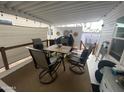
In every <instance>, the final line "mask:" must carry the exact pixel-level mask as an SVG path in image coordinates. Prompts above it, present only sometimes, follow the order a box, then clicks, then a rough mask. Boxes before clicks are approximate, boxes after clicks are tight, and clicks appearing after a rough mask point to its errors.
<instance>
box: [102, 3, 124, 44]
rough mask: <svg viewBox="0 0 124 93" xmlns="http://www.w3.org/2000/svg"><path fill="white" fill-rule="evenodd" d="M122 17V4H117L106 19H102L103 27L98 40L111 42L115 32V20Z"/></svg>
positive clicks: (123, 7)
mask: <svg viewBox="0 0 124 93" xmlns="http://www.w3.org/2000/svg"><path fill="white" fill-rule="evenodd" d="M122 16H124V2H123V3H121V4H119V6H117V7H116V8H115V9H113V10H112V11H111V12H110V13H109V14H108V15H107V16H106V17H104V19H103V20H104V27H103V29H102V33H101V39H100V41H101V42H103V41H105V40H107V41H111V39H112V37H113V34H114V31H115V25H116V20H117V19H118V18H119V17H122Z"/></svg>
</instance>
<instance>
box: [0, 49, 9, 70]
mask: <svg viewBox="0 0 124 93" xmlns="http://www.w3.org/2000/svg"><path fill="white" fill-rule="evenodd" d="M0 50H1V55H2V59H3V64H4V66H5V69H6V70H8V69H9V64H8V60H7V56H6V52H5V48H4V47H1V49H0Z"/></svg>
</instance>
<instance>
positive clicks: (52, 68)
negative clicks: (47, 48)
mask: <svg viewBox="0 0 124 93" xmlns="http://www.w3.org/2000/svg"><path fill="white" fill-rule="evenodd" d="M27 48H28V49H29V52H30V54H31V56H32V58H33V62H34V65H35V68H36V69H42V71H41V72H40V73H39V80H40V82H41V83H43V84H49V83H52V82H53V81H54V80H55V79H56V78H57V72H56V71H57V69H58V68H59V66H60V63H61V58H59V57H54V58H49V57H47V56H46V54H45V52H44V51H43V50H38V49H34V48H29V47H27Z"/></svg>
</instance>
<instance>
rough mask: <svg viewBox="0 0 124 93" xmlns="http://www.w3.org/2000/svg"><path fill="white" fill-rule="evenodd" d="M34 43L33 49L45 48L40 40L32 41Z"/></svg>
mask: <svg viewBox="0 0 124 93" xmlns="http://www.w3.org/2000/svg"><path fill="white" fill-rule="evenodd" d="M32 41H33V48H35V49H40V50H43V48H44V46H43V42H42V41H41V39H40V38H35V39H32Z"/></svg>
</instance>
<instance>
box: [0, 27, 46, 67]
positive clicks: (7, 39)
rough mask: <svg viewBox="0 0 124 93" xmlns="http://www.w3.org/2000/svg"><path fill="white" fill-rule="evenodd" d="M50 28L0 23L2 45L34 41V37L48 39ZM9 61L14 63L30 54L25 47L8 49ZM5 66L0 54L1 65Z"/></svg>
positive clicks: (0, 41) (0, 42) (0, 45)
mask: <svg viewBox="0 0 124 93" xmlns="http://www.w3.org/2000/svg"><path fill="white" fill-rule="evenodd" d="M47 32H48V28H36V27H35V28H33V27H21V26H8V25H0V47H8V46H14V45H19V44H24V43H29V42H32V39H33V38H41V39H42V40H45V39H47ZM6 53H7V58H8V62H9V63H12V62H15V61H18V60H20V59H22V58H25V57H27V56H29V52H28V50H27V49H26V48H25V47H21V48H16V49H12V50H7V51H6ZM2 66H3V61H2V57H1V55H0V67H2Z"/></svg>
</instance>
